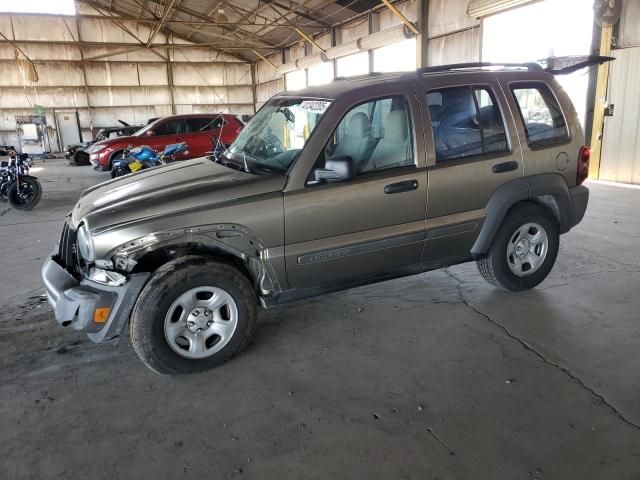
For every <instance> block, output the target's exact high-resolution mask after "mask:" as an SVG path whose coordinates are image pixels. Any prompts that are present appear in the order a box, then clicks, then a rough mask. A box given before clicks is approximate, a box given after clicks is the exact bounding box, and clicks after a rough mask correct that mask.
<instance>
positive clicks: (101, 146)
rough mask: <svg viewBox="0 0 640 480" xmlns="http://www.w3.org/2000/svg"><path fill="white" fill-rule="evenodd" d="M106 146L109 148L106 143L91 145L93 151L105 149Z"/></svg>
mask: <svg viewBox="0 0 640 480" xmlns="http://www.w3.org/2000/svg"><path fill="white" fill-rule="evenodd" d="M105 148H107V146H106V145H94V146H93V147H91V153H98V152H99V151H100V150H104V149H105Z"/></svg>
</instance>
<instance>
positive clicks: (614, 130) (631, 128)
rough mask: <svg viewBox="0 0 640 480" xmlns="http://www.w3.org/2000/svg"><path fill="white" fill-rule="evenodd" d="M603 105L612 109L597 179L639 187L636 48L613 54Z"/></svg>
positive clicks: (639, 67) (639, 64)
mask: <svg viewBox="0 0 640 480" xmlns="http://www.w3.org/2000/svg"><path fill="white" fill-rule="evenodd" d="M613 55H614V56H615V57H616V60H615V62H613V63H612V65H611V67H610V68H611V74H610V77H609V93H608V99H607V101H608V102H609V103H613V104H614V105H615V112H614V115H613V117H605V122H604V134H603V135H604V136H603V141H602V155H601V158H600V179H601V180H611V181H615V182H625V183H640V121H638V117H639V116H640V83H639V82H638V78H640V47H631V48H624V49H619V50H614V52H613Z"/></svg>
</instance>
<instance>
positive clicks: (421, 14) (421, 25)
mask: <svg viewBox="0 0 640 480" xmlns="http://www.w3.org/2000/svg"><path fill="white" fill-rule="evenodd" d="M416 10H417V12H416V13H417V15H416V18H417V19H418V30H419V31H420V33H419V34H418V36H417V38H416V67H418V68H421V67H426V66H427V65H428V63H427V47H428V44H429V0H418V1H417V2H416Z"/></svg>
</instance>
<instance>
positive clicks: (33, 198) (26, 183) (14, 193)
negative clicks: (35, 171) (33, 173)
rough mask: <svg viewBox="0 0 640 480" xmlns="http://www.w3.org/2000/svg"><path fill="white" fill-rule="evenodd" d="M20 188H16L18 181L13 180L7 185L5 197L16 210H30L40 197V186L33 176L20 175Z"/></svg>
mask: <svg viewBox="0 0 640 480" xmlns="http://www.w3.org/2000/svg"><path fill="white" fill-rule="evenodd" d="M19 182H20V189H18V181H16V182H13V184H12V185H11V186H10V187H9V192H8V194H7V197H8V198H9V204H10V205H11V206H12V207H13V208H15V209H16V210H31V209H32V208H33V207H35V206H36V205H37V204H38V202H39V201H40V198H41V197H42V187H41V186H40V182H38V181H37V180H36V179H35V178H33V177H21V178H20V180H19Z"/></svg>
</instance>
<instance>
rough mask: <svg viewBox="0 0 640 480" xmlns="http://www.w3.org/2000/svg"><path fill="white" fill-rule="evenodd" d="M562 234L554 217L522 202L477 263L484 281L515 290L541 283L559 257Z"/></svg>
mask: <svg viewBox="0 0 640 480" xmlns="http://www.w3.org/2000/svg"><path fill="white" fill-rule="evenodd" d="M559 245H560V234H559V229H558V222H557V221H556V218H555V217H554V216H553V214H552V213H551V212H550V211H549V210H548V209H546V208H545V207H543V206H541V205H537V204H534V203H522V204H520V205H517V206H516V207H515V208H513V209H512V210H511V211H510V212H509V214H508V215H507V217H506V218H505V220H504V222H503V224H502V226H501V227H500V229H499V230H498V233H497V234H496V237H495V238H494V240H493V243H492V244H491V247H490V248H489V252H488V253H487V255H486V256H485V257H483V258H481V259H479V260H478V261H477V265H478V270H479V271H480V273H481V274H482V276H483V277H484V279H485V280H486V281H487V282H489V283H491V284H493V285H496V286H498V287H502V288H505V289H507V290H512V291H521V290H529V289H531V288H534V287H535V286H536V285H538V284H539V283H540V282H542V281H543V280H544V279H545V278H547V275H549V272H550V271H551V269H552V268H553V265H554V263H555V261H556V257H557V255H558V248H559Z"/></svg>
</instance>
